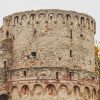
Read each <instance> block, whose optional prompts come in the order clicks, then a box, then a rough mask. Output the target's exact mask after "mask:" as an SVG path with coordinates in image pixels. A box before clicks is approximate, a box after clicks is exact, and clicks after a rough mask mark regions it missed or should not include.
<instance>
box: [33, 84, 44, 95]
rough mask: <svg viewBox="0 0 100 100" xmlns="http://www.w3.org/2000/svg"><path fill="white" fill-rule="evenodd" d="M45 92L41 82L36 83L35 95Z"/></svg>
mask: <svg viewBox="0 0 100 100" xmlns="http://www.w3.org/2000/svg"><path fill="white" fill-rule="evenodd" d="M42 93H43V87H42V86H41V85H40V84H35V85H34V88H33V95H41V94H42Z"/></svg>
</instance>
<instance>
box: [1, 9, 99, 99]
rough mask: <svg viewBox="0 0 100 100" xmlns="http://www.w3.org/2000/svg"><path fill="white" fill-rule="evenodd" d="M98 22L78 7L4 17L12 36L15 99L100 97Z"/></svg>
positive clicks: (11, 72)
mask: <svg viewBox="0 0 100 100" xmlns="http://www.w3.org/2000/svg"><path fill="white" fill-rule="evenodd" d="M95 24H96V22H95V20H94V19H93V18H92V17H91V16H89V15H86V14H83V13H78V12H75V11H66V10H58V9H46V10H37V11H34V10H32V11H26V12H19V13H14V14H12V15H10V16H6V17H5V18H4V24H3V31H4V33H6V34H5V35H6V37H7V36H8V35H7V32H9V37H10V38H11V40H12V52H13V53H12V59H11V60H12V65H11V66H10V67H9V71H8V79H9V80H8V81H7V85H8V92H9V93H10V98H11V100H15V99H14V98H15V96H16V98H17V99H19V98H21V100H25V99H24V98H26V97H27V98H28V99H27V100H47V99H48V100H62V99H63V100H77V99H79V100H90V99H91V100H97V96H98V79H97V76H96V75H95V53H94V35H95V31H96V26H95Z"/></svg>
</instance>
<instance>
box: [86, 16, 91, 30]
mask: <svg viewBox="0 0 100 100" xmlns="http://www.w3.org/2000/svg"><path fill="white" fill-rule="evenodd" d="M86 23H87V28H88V29H89V28H90V20H89V18H87V19H86Z"/></svg>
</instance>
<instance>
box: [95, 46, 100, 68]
mask: <svg viewBox="0 0 100 100" xmlns="http://www.w3.org/2000/svg"><path fill="white" fill-rule="evenodd" d="M95 60H96V65H97V66H99V67H100V47H98V46H95Z"/></svg>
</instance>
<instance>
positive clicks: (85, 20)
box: [4, 9, 96, 33]
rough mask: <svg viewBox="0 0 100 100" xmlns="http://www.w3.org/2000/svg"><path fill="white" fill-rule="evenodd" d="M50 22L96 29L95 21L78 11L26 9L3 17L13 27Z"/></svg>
mask: <svg viewBox="0 0 100 100" xmlns="http://www.w3.org/2000/svg"><path fill="white" fill-rule="evenodd" d="M49 22H52V23H54V24H59V23H60V24H69V25H73V26H74V25H75V27H76V26H80V27H83V28H86V29H88V30H91V31H93V32H94V33H95V30H96V26H95V24H96V22H95V20H94V19H93V18H92V17H90V16H89V15H86V14H83V13H78V12H75V11H66V10H65V11H64V10H56V9H53V10H51V9H50V10H36V11H26V12H19V13H14V14H12V15H10V16H7V17H5V18H4V23H6V24H7V25H8V26H9V25H13V26H15V27H17V26H20V25H23V24H28V25H30V24H32V23H34V24H41V23H44V24H45V23H49Z"/></svg>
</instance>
